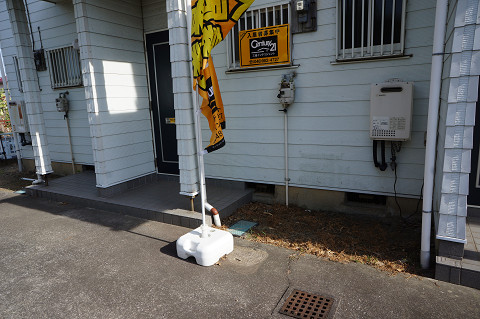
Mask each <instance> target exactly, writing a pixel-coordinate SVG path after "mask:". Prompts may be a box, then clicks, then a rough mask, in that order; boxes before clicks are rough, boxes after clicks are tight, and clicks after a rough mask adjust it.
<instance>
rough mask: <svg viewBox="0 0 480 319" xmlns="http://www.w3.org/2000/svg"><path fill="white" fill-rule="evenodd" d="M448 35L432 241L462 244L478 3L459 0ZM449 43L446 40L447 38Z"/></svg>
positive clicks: (479, 44)
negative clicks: (439, 175)
mask: <svg viewBox="0 0 480 319" xmlns="http://www.w3.org/2000/svg"><path fill="white" fill-rule="evenodd" d="M451 4H452V5H455V6H456V10H455V14H454V16H453V17H452V20H453V32H452V35H451V43H452V44H451V51H450V57H449V59H451V62H450V63H448V64H446V65H445V66H446V67H447V68H448V67H450V70H449V74H448V77H449V79H448V81H444V85H445V89H448V91H447V94H446V100H445V102H444V103H443V106H444V107H443V108H444V112H443V113H444V117H443V118H442V119H441V120H440V121H441V122H443V123H444V128H443V130H442V131H444V138H443V145H442V144H440V142H442V140H441V141H439V144H440V145H439V155H438V156H439V157H441V158H443V165H442V166H439V167H437V170H442V171H443V174H442V178H441V190H440V192H441V195H440V209H439V218H438V230H437V239H441V240H447V241H453V242H460V243H465V242H466V234H465V231H466V216H467V195H468V189H469V187H468V186H469V173H470V171H471V150H472V148H473V127H474V125H475V123H474V121H475V110H476V102H477V100H478V84H479V78H478V76H479V75H480V64H479V62H478V61H480V38H479V33H480V31H479V29H480V11H479V3H478V1H473V0H458V1H455V2H453V3H451ZM447 43H448V42H447Z"/></svg>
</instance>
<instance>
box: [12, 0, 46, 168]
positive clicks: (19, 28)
mask: <svg viewBox="0 0 480 319" xmlns="http://www.w3.org/2000/svg"><path fill="white" fill-rule="evenodd" d="M4 8H5V9H6V11H7V14H8V19H9V21H10V25H11V30H12V33H11V35H12V36H13V39H14V43H15V47H16V49H15V50H13V52H15V53H16V56H17V58H18V60H17V61H18V73H19V74H20V76H21V78H22V84H23V96H22V97H23V98H24V101H25V110H26V113H27V116H28V119H29V121H28V126H29V129H30V133H31V137H32V146H33V156H34V159H35V168H36V173H37V174H39V175H45V174H49V173H51V172H52V163H51V159H50V152H49V149H48V139H47V134H46V129H45V122H44V117H43V106H42V103H40V90H41V89H40V85H39V80H38V78H37V74H36V71H35V65H34V62H33V51H32V43H31V40H30V37H29V28H28V23H27V16H26V15H25V7H24V3H23V2H17V1H12V0H7V1H6V2H5V7H4Z"/></svg>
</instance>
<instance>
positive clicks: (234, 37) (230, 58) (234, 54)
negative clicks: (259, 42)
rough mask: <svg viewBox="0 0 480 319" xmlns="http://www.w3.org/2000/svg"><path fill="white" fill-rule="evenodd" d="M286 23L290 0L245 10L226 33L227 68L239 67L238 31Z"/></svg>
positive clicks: (288, 21)
mask: <svg viewBox="0 0 480 319" xmlns="http://www.w3.org/2000/svg"><path fill="white" fill-rule="evenodd" d="M287 23H290V2H287V1H283V2H280V3H279V4H276V5H273V6H268V7H263V8H250V9H248V10H247V11H245V13H244V14H243V15H242V17H241V18H240V19H239V20H238V23H237V24H236V25H235V27H234V28H233V29H232V31H231V32H230V33H229V35H228V39H227V41H228V43H227V64H228V66H229V68H230V69H236V68H239V67H240V52H239V49H238V41H239V40H238V35H239V32H240V31H245V30H251V29H257V28H264V27H272V26H276V25H281V24H287Z"/></svg>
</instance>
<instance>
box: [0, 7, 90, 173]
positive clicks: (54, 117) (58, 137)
mask: <svg viewBox="0 0 480 319" xmlns="http://www.w3.org/2000/svg"><path fill="white" fill-rule="evenodd" d="M27 2H28V8H29V11H30V19H31V23H32V29H33V35H34V39H35V49H39V48H40V40H39V35H38V31H37V28H38V27H40V30H41V34H42V40H43V47H44V49H45V50H49V49H53V48H59V47H64V46H69V45H71V44H72V42H73V40H74V39H76V38H77V35H76V27H75V17H74V13H73V5H72V3H71V2H68V1H65V2H59V3H57V4H51V3H48V2H45V1H38V0H29V1H27ZM1 10H2V12H1V17H2V29H3V31H2V46H3V45H4V43H5V46H6V50H4V57H5V60H6V62H7V72H8V75H9V77H8V78H9V79H10V82H9V84H10V85H11V86H12V87H14V88H15V89H14V90H13V91H12V93H13V97H14V98H15V99H19V100H21V99H23V97H22V96H23V94H21V93H20V92H19V91H18V90H17V89H16V88H17V81H16V74H15V70H14V66H13V62H12V61H13V60H12V56H13V55H15V50H14V48H13V50H10V48H9V47H10V46H11V45H13V39H11V40H10V37H9V36H8V32H11V31H9V30H7V29H9V28H10V25H9V23H8V16H7V20H5V19H3V17H4V16H5V13H4V12H3V10H4V8H3V7H2V8H1ZM4 28H7V29H4ZM3 34H6V37H5V40H4V37H3ZM49 72H50V69H47V70H46V71H42V72H37V73H38V79H39V83H40V88H41V90H42V91H41V94H40V95H41V103H42V107H43V115H44V120H45V128H46V134H47V137H48V149H49V151H50V156H51V159H52V161H56V162H70V161H71V157H70V149H69V146H68V137H67V128H66V122H65V120H64V119H63V113H59V112H57V110H56V107H55V98H57V97H58V94H59V93H60V92H65V91H67V90H68V91H69V95H68V99H69V100H70V112H69V118H70V126H71V134H72V146H73V152H74V158H75V161H76V163H79V164H90V165H91V164H93V155H92V154H93V153H92V143H91V140H90V130H89V124H88V117H87V109H86V103H85V91H84V88H83V87H79V88H78V87H77V88H64V89H55V90H53V89H52V88H51V83H50V76H49V74H50V73H49ZM30 149H31V147H28V146H27V147H24V148H23V156H24V157H27V158H29V157H32V155H33V154H32V153H31V151H30Z"/></svg>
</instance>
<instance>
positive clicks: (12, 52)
mask: <svg viewBox="0 0 480 319" xmlns="http://www.w3.org/2000/svg"><path fill="white" fill-rule="evenodd" d="M0 46H1V48H2V56H3V61H4V63H5V71H6V77H7V80H8V87H9V90H10V94H11V96H12V100H14V101H16V100H24V97H23V94H22V93H21V92H20V91H19V89H18V79H17V73H16V72H15V66H14V64H13V57H14V56H17V55H18V53H17V46H16V44H15V39H14V37H13V29H12V25H11V23H10V18H9V15H8V11H7V2H6V1H1V2H0ZM21 155H22V157H24V158H30V159H33V158H34V155H33V147H32V146H31V145H27V146H24V147H22V148H21Z"/></svg>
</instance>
